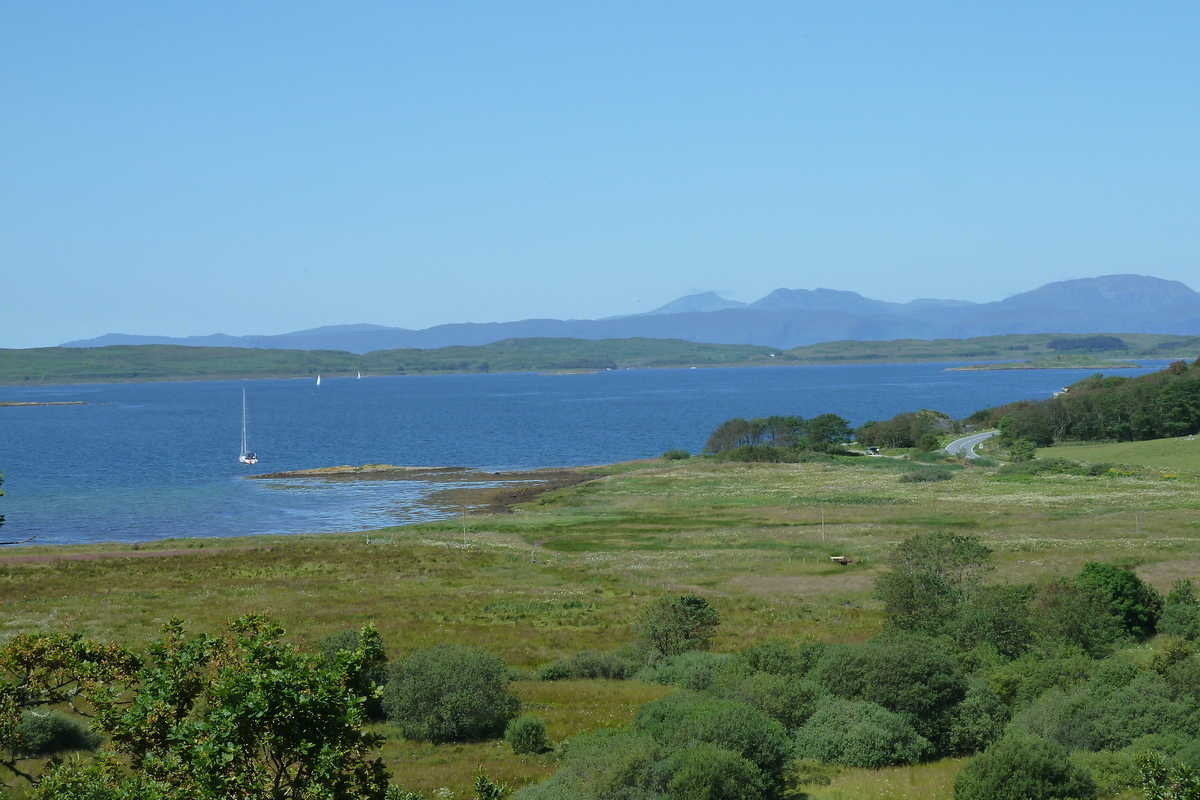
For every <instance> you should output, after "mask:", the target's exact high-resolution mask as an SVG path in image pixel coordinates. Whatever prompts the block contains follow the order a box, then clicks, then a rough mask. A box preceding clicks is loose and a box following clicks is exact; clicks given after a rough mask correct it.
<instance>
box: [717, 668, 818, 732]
mask: <svg viewBox="0 0 1200 800" xmlns="http://www.w3.org/2000/svg"><path fill="white" fill-rule="evenodd" d="M722 689H723V691H721V695H722V696H723V697H725V698H726V699H729V700H734V701H736V702H739V703H745V704H746V705H748V706H753V707H754V708H757V709H758V710H759V711H761V712H763V713H764V714H766V715H767V716H768V717H770V718H771V719H774V720H777V721H778V722H780V723H781V724H782V725H783V727H785V728H787V729H788V730H794V729H796V728H798V727H800V726H801V725H803V724H804V723H805V722H806V721H808V718H809V717H811V716H812V715H813V712H815V711H816V710H817V706H818V704H819V703H820V702H821V700H822V699H824V698H825V697H826V696H827V694H828V693H827V692H826V691H825V689H824V688H823V687H822V686H820V685H819V684H817V683H815V682H813V681H809V680H805V679H804V678H800V677H797V676H795V675H773V674H771V673H769V672H756V673H754V674H753V675H750V676H749V677H747V678H744V679H742V680H739V681H727V682H726V683H725V686H723V687H722Z"/></svg>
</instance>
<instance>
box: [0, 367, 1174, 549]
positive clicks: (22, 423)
mask: <svg viewBox="0 0 1200 800" xmlns="http://www.w3.org/2000/svg"><path fill="white" fill-rule="evenodd" d="M948 366H954V365H952V364H879V365H845V366H779V367H745V368H740V367H730V368H720V369H659V370H613V371H605V372H599V373H592V374H566V375H543V374H528V373H526V374H486V375H439V376H395V377H364V378H362V379H361V380H357V379H355V378H329V377H326V378H325V379H324V380H323V381H322V384H321V385H320V386H317V385H316V383H315V381H314V380H311V379H290V380H261V381H205V382H172V383H126V384H90V385H73V386H39V387H0V401H17V402H41V403H51V402H62V401H83V403H84V404H83V405H39V406H18V407H0V472H3V479H4V484H3V487H2V488H3V490H4V492H5V496H4V497H3V498H0V514H3V515H4V516H5V517H6V518H7V519H6V522H5V524H4V526H3V528H0V538H2V539H5V540H12V539H23V538H25V537H27V536H36V537H37V539H36V540H35V542H34V543H36V544H67V543H80V542H103V541H123V542H136V541H147V540H152V539H162V538H168V537H182V536H239V535H248V534H264V533H271V534H287V533H316V532H334V531H356V530H366V529H372V528H379V527H384V526H388V525H396V524H403V523H406V522H413V521H419V520H423V519H430V518H434V517H436V516H439V515H441V514H444V513H445V512H444V511H441V510H439V509H437V508H435V507H433V506H431V505H430V504H428V503H427V502H426V498H427V496H428V494H429V493H430V492H431V491H434V490H437V489H442V488H446V486H447V484H445V483H439V484H438V485H436V486H432V485H430V484H429V483H426V482H421V481H367V480H358V481H350V482H335V481H322V480H313V479H303V480H302V479H296V480H273V481H254V480H246V476H247V475H249V474H255V473H264V472H280V471H286V470H296V469H308V468H315V467H326V466H334V465H340V464H398V465H411V466H464V467H476V468H482V469H488V470H502V469H520V468H532V467H548V466H571V465H582V464H603V463H610V462H614V461H623V460H628V459H636V458H646V457H650V456H655V455H660V454H661V453H663V452H664V451H665V450H668V449H671V448H676V447H678V448H684V449H687V450H691V451H693V452H696V451H698V450H699V449H700V448H701V447H702V446H703V444H704V440H705V439H706V438H707V436H708V433H709V432H710V431H711V430H712V429H713V428H714V427H715V426H716V425H717V424H719V423H720V422H721V421H723V420H725V419H729V418H731V417H737V416H741V417H747V418H748V417H755V416H768V415H771V414H799V415H801V416H805V417H811V416H815V415H817V414H822V413H827V412H828V413H834V414H838V415H840V416H842V417H845V418H846V419H847V420H849V421H850V423H851V424H852V425H859V424H862V423H863V422H866V421H867V420H869V419H887V418H889V417H891V416H893V415H894V414H896V413H899V412H901V411H910V410H917V409H921V408H932V409H937V410H939V411H943V412H945V413H947V414H949V415H950V416H952V417H956V418H957V417H962V416H965V415H967V414H969V413H971V412H972V411H975V410H977V409H980V408H985V407H988V406H994V405H999V404H1002V403H1006V402H1010V401H1013V400H1019V399H1042V398H1045V397H1049V396H1050V395H1051V394H1052V393H1053V392H1054V391H1056V390H1058V389H1059V388H1061V387H1062V386H1065V385H1067V384H1069V383H1071V382H1073V381H1076V380H1079V379H1080V378H1083V377H1086V376H1087V375H1088V374H1090V373H1091V372H1092V370H1004V371H969V372H964V371H947V369H946V368H947V367H948ZM1161 367H1162V364H1158V363H1155V364H1153V365H1147V366H1145V367H1143V368H1139V369H1130V370H1121V374H1122V375H1135V374H1141V373H1144V372H1148V371H1152V370H1154V369H1161ZM242 389H245V390H246V399H247V404H248V407H249V431H250V432H249V436H250V447H251V449H253V450H255V451H257V452H258V455H259V458H260V461H259V463H258V464H257V465H256V466H253V467H248V466H244V465H241V464H239V463H238V462H237V456H238V451H239V445H240V436H241V399H242Z"/></svg>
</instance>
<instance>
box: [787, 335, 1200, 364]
mask: <svg viewBox="0 0 1200 800" xmlns="http://www.w3.org/2000/svg"><path fill="white" fill-rule="evenodd" d="M1107 336H1115V337H1116V338H1118V339H1120V340H1121V341H1122V342H1124V343H1125V345H1126V347H1125V348H1124V349H1096V350H1092V349H1085V350H1068V351H1064V350H1056V349H1053V348H1051V347H1049V346H1048V345H1049V344H1050V343H1051V342H1055V341H1058V340H1064V339H1067V340H1069V339H1075V340H1079V339H1085V338H1089V337H1090V335H1080V334H1062V333H1017V334H1010V335H1008V336H977V337H974V338H971V339H930V340H925V339H896V340H893V341H890V342H859V341H853V340H843V341H840V342H822V343H820V344H813V345H807V346H805V347H796V348H793V349H791V350H788V351H787V353H788V355H790V356H792V357H793V358H794V359H795V363H798V364H872V363H876V364H886V363H898V362H912V361H983V360H990V361H996V360H1003V361H1029V360H1031V359H1050V358H1054V357H1056V356H1059V355H1062V354H1063V353H1064V352H1068V353H1071V354H1073V355H1085V354H1086V355H1088V356H1094V357H1097V358H1107V359H1122V358H1124V359H1132V358H1153V359H1168V358H1169V359H1175V358H1187V359H1189V360H1190V359H1193V358H1196V356H1197V355H1200V336H1171V335H1167V334H1157V333H1116V334H1108V335H1107Z"/></svg>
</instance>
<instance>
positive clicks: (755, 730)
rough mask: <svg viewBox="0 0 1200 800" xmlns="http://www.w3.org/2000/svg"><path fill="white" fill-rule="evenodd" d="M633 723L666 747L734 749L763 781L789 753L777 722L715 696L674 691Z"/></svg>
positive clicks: (777, 775)
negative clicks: (749, 763)
mask: <svg viewBox="0 0 1200 800" xmlns="http://www.w3.org/2000/svg"><path fill="white" fill-rule="evenodd" d="M633 727H634V729H635V730H636V731H638V732H640V733H645V734H647V735H648V736H650V737H652V738H653V739H654V740H655V741H657V742H659V743H660V744H662V745H663V746H664V747H666V748H667V749H669V750H672V751H678V750H683V749H687V748H690V747H694V746H695V745H696V743H699V742H708V743H709V744H713V745H716V746H718V747H721V748H724V749H726V750H729V751H731V752H734V753H737V754H738V755H740V756H742V757H743V758H745V759H747V760H748V761H750V762H751V763H752V764H754V765H755V766H756V767H757V768H758V769H759V770H761V771H762V774H763V778H764V781H765V783H766V784H767V785H769V786H777V785H778V784H779V782H780V781H781V780H782V778H783V768H784V765H785V764H786V763H787V762H788V760H789V759H790V758H791V755H792V747H791V742H790V740H789V739H788V735H787V731H786V730H785V729H784V727H783V725H781V724H779V723H778V722H776V721H775V720H773V719H771V718H770V717H768V716H767V715H766V714H764V713H762V712H761V711H759V710H758V709H755V708H751V707H750V706H748V705H745V704H744V703H735V702H733V701H730V700H722V699H720V698H716V697H706V696H704V695H697V694H692V693H688V692H676V693H675V694H671V695H667V696H666V697H664V698H662V699H660V700H655V701H654V702H652V703H648V704H646V705H645V706H642V708H641V709H639V710H638V712H637V715H636V716H635V717H634V719H633Z"/></svg>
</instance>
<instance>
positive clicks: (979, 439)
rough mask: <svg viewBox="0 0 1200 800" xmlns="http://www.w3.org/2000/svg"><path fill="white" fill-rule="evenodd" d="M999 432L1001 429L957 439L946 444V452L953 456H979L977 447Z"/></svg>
mask: <svg viewBox="0 0 1200 800" xmlns="http://www.w3.org/2000/svg"><path fill="white" fill-rule="evenodd" d="M998 433H1000V431H984V432H983V433H972V434H971V435H970V436H964V437H963V438H961V439H955V440H954V441H953V442H951V443H950V444H948V445H946V452H947V453H949V454H950V455H952V456H960V457H962V458H979V453H976V452H975V448H976V447H977V446H979V445H980V444H982V443H983V441H984V440H985V439H990V438H992V437H993V436H995V435H997V434H998Z"/></svg>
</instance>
